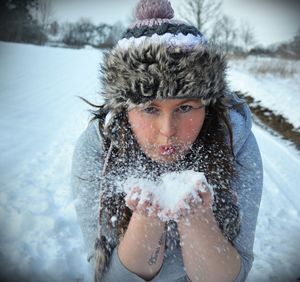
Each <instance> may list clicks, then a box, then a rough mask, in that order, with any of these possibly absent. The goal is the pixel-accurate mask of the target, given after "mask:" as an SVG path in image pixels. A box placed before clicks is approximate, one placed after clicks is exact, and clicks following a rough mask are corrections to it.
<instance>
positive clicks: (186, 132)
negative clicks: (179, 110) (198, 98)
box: [179, 114, 205, 143]
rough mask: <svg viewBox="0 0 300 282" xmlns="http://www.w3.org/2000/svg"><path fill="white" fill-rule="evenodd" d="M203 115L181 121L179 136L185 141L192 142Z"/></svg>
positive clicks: (199, 128) (201, 122)
mask: <svg viewBox="0 0 300 282" xmlns="http://www.w3.org/2000/svg"><path fill="white" fill-rule="evenodd" d="M204 116H205V114H203V115H201V116H194V117H190V118H187V119H185V120H183V121H181V124H180V134H179V138H180V139H181V140H182V141H183V142H186V143H193V142H194V141H195V140H196V138H197V137H198V135H199V133H200V131H201V128H202V126H203V123H204Z"/></svg>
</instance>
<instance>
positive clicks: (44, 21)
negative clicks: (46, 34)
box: [37, 0, 54, 29]
mask: <svg viewBox="0 0 300 282" xmlns="http://www.w3.org/2000/svg"><path fill="white" fill-rule="evenodd" d="M37 10H38V21H39V22H40V23H41V25H42V27H43V28H44V29H47V27H48V25H49V24H50V21H51V18H52V16H53V14H54V8H53V5H52V0H39V1H38V7H37Z"/></svg>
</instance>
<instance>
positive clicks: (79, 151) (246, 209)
mask: <svg viewBox="0 0 300 282" xmlns="http://www.w3.org/2000/svg"><path fill="white" fill-rule="evenodd" d="M237 101H240V100H239V98H238V97H237V96H233V103H235V102H237ZM230 120H231V124H232V128H233V146H234V153H235V155H236V159H237V162H236V163H235V166H236V169H237V172H238V178H237V179H236V180H235V181H234V182H232V188H233V189H234V190H235V191H236V193H237V197H238V207H239V209H240V215H241V230H240V233H239V235H238V236H237V237H236V239H235V240H234V242H233V243H234V246H235V248H236V249H237V251H238V253H239V254H240V257H241V269H240V273H239V275H238V276H237V277H236V279H235V280H234V281H245V280H246V277H247V275H248V273H249V271H250V269H251V267H252V263H253V243H254V237H255V227H256V221H257V215H258V209H259V205H260V199H261V193H262V181H263V173H262V161H261V156H260V152H259V149H258V146H257V143H256V140H255V137H254V135H253V133H252V131H251V126H252V119H251V112H250V110H249V108H248V106H247V105H244V106H243V107H242V109H240V110H235V109H231V110H230ZM103 159H104V156H103V152H102V140H101V136H100V134H99V129H98V127H97V123H96V122H93V123H91V124H90V125H89V126H88V127H87V128H86V130H85V131H84V132H83V133H82V134H81V135H80V137H79V139H78V141H77V143H76V146H75V149H74V153H73V161H72V174H71V185H72V190H73V196H74V199H75V208H76V212H77V217H78V222H79V224H80V227H81V230H82V233H83V238H84V240H85V245H86V250H87V253H88V255H89V256H90V255H92V254H93V249H94V242H95V239H96V237H97V236H98V230H99V229H98V212H99V194H100V180H99V178H100V173H101V169H102V166H103ZM238 162H239V164H238ZM104 281H123V282H126V281H128V282H129V281H130V282H134V281H145V280H143V279H142V278H141V277H139V276H138V275H136V274H135V273H133V272H130V271H129V270H128V269H127V268H126V267H125V266H124V265H123V264H122V262H121V261H120V259H119V257H118V253H117V248H115V249H114V251H113V254H112V256H111V259H110V262H109V267H108V270H107V271H106V272H105V274H104ZM151 281H168V282H171V281H189V279H188V277H187V274H186V273H185V271H184V264H183V258H182V255H181V249H180V247H179V248H177V249H175V250H172V251H171V250H166V252H165V256H164V262H163V265H162V268H161V269H160V271H159V273H158V274H157V275H156V276H155V277H154V278H153V279H152V280H151Z"/></svg>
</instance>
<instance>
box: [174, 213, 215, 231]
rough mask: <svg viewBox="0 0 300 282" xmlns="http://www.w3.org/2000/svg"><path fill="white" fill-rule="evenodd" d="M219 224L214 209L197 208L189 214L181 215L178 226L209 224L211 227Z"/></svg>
mask: <svg viewBox="0 0 300 282" xmlns="http://www.w3.org/2000/svg"><path fill="white" fill-rule="evenodd" d="M216 224H217V221H216V218H215V216H214V214H213V211H212V209H210V208H207V209H202V208H200V209H197V210H196V212H194V213H191V214H188V215H187V216H184V217H181V218H180V219H179V221H178V228H179V229H182V228H187V227H197V226H201V227H202V228H203V227H204V226H207V227H209V228H211V227H212V226H215V225H216Z"/></svg>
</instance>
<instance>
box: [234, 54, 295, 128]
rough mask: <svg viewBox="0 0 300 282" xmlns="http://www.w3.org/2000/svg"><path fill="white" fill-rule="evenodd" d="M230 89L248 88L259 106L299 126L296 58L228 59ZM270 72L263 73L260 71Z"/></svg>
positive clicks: (245, 89) (246, 89) (253, 57)
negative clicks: (268, 71) (292, 59)
mask: <svg viewBox="0 0 300 282" xmlns="http://www.w3.org/2000/svg"><path fill="white" fill-rule="evenodd" d="M229 67H230V71H229V73H228V78H229V81H230V85H231V88H232V89H233V90H241V91H245V92H248V93H249V94H250V95H251V96H252V97H253V98H254V99H255V100H256V101H259V103H260V105H261V106H264V107H266V108H269V109H272V110H273V111H274V113H276V114H281V115H282V116H283V117H285V118H286V119H287V120H288V121H289V122H290V123H292V124H293V125H294V127H295V128H297V129H298V130H300V111H299V109H300V64H299V61H291V60H286V59H274V58H262V57H255V56H250V57H249V58H247V59H246V60H232V61H230V63H229ZM266 69H269V70H270V71H271V72H270V73H266V74H263V73H261V71H263V70H266Z"/></svg>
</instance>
